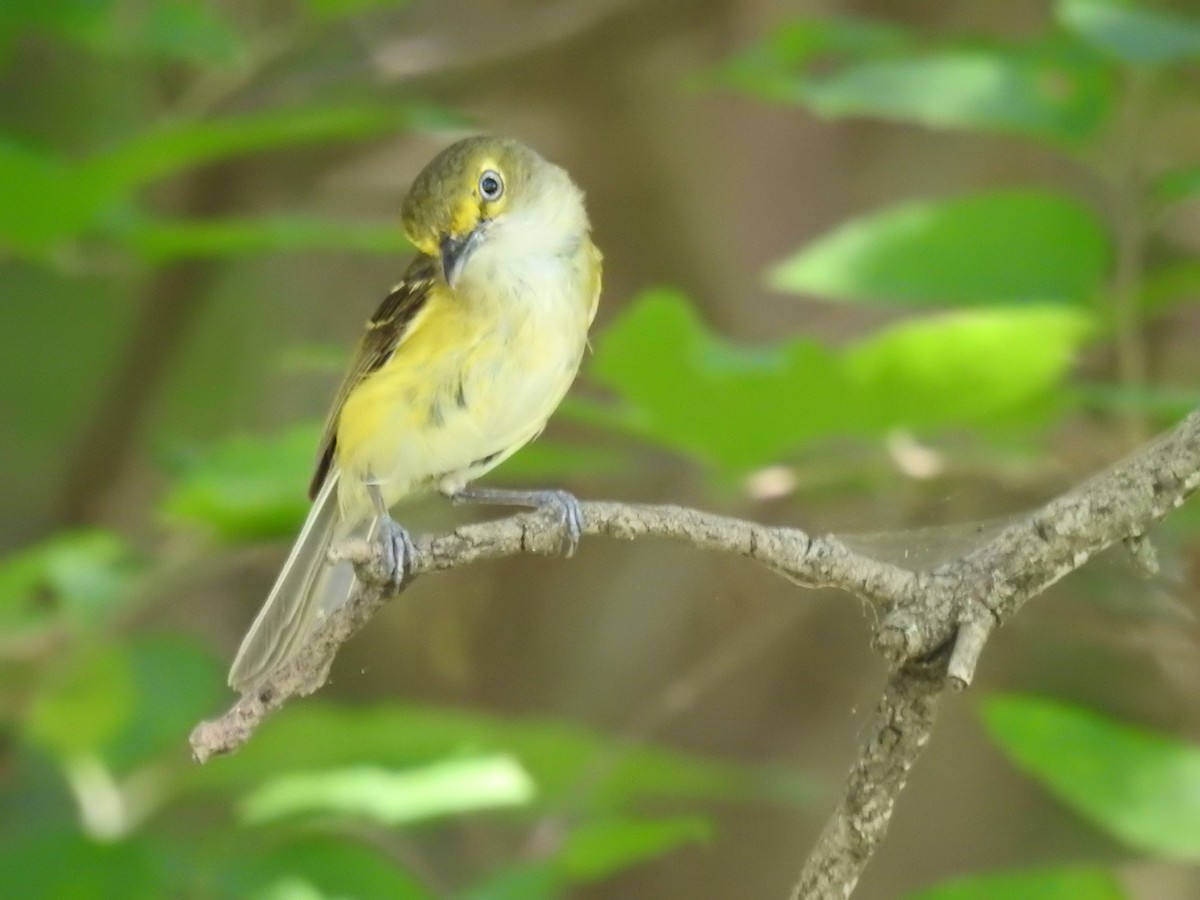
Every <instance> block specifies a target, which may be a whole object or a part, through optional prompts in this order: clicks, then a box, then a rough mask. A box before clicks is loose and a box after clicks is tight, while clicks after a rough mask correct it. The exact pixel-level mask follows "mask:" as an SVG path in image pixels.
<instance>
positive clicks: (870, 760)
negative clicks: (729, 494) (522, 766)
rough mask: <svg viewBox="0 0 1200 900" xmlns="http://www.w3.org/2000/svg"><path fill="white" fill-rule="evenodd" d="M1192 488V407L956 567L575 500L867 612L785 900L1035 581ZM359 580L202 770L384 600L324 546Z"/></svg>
mask: <svg viewBox="0 0 1200 900" xmlns="http://www.w3.org/2000/svg"><path fill="white" fill-rule="evenodd" d="M1198 486H1200V410H1197V411H1195V412H1193V413H1191V414H1190V415H1189V416H1187V418H1185V419H1184V420H1183V421H1182V422H1180V423H1179V425H1177V426H1176V427H1175V428H1174V429H1172V430H1171V431H1169V432H1167V433H1166V434H1164V435H1163V436H1162V437H1160V438H1159V439H1158V440H1156V441H1154V442H1152V443H1151V444H1149V445H1147V446H1146V447H1144V448H1143V449H1142V450H1140V451H1139V452H1138V453H1136V454H1134V455H1133V456H1131V457H1129V458H1127V459H1125V460H1124V461H1122V462H1120V463H1118V464H1117V465H1115V466H1113V467H1112V468H1111V469H1109V470H1108V471H1106V472H1104V473H1102V474H1100V475H1097V476H1095V477H1093V478H1092V479H1090V480H1088V481H1087V482H1085V483H1084V484H1082V485H1081V486H1079V487H1077V488H1075V489H1073V490H1071V491H1068V492H1067V493H1065V494H1063V495H1062V496H1060V497H1058V498H1056V499H1054V500H1052V501H1050V502H1049V503H1047V504H1046V505H1045V506H1043V507H1042V508H1041V509H1039V510H1036V511H1035V512H1033V513H1032V514H1030V515H1029V516H1026V517H1025V518H1023V519H1021V520H1019V521H1017V522H1016V523H1015V524H1013V525H1011V526H1009V527H1008V528H1006V529H1005V530H1004V531H1002V532H1001V533H1000V534H998V535H997V536H996V537H994V538H992V539H991V540H989V541H987V542H986V543H984V544H983V545H982V546H980V547H978V548H977V549H975V550H973V551H971V552H969V553H967V554H966V555H964V556H962V557H961V558H959V559H957V560H955V561H953V562H950V563H947V564H945V565H941V566H938V567H937V568H935V569H932V570H929V571H922V572H912V571H909V570H906V569H903V568H900V567H897V566H892V565H889V564H887V563H884V562H880V561H878V560H875V559H872V558H870V557H868V556H866V555H863V554H859V553H855V552H853V551H851V550H850V549H849V548H847V547H846V546H845V545H844V544H843V543H842V542H841V541H839V540H838V539H837V538H835V537H832V536H825V537H812V536H810V535H808V534H807V533H806V532H804V531H801V530H799V529H795V528H770V527H766V526H763V525H758V524H755V523H752V522H746V521H743V520H740V519H732V518H726V517H723V516H715V515H711V514H709V513H704V512H700V511H697V510H692V509H684V508H681V507H676V506H640V505H627V504H621V503H598V502H590V503H584V504H582V508H583V517H584V528H583V533H584V534H585V535H589V536H597V535H601V536H606V537H612V538H619V539H624V540H634V539H637V538H643V537H664V538H671V539H674V540H679V541H683V542H686V543H689V544H691V545H693V546H695V547H697V548H698V549H701V550H717V551H722V552H727V553H734V554H737V555H739V556H743V557H746V558H747V559H750V560H753V561H754V562H757V563H759V564H761V565H763V566H765V567H767V568H768V569H771V570H772V571H774V572H777V573H778V574H780V575H783V576H784V577H786V578H788V579H789V580H791V581H793V582H795V583H796V584H799V585H802V586H804V587H809V588H815V587H836V588H841V589H843V590H846V591H848V592H851V593H854V594H857V595H858V596H860V597H862V598H864V599H865V600H867V601H868V602H870V603H872V604H873V605H874V606H875V608H876V609H877V610H878V612H879V619H878V625H877V629H876V633H875V636H874V643H875V646H876V648H877V649H878V650H879V651H880V652H881V653H882V654H883V655H884V656H885V657H886V658H888V659H889V660H890V661H891V662H892V663H893V665H894V668H893V671H892V674H891V675H890V676H889V679H888V684H887V688H886V690H885V691H884V694H883V698H882V700H881V701H880V705H879V708H878V711H877V713H876V718H875V722H874V725H873V727H872V728H871V730H870V734H869V737H868V739H867V741H866V743H865V744H864V745H863V747H862V749H861V751H860V753H859V756H858V759H857V760H856V761H855V763H854V765H853V767H852V768H851V770H850V774H849V777H848V778H847V781H846V785H845V788H844V792H843V796H842V798H841V800H840V802H839V803H838V805H837V808H836V809H835V810H834V812H833V814H832V815H831V817H830V819H829V821H828V823H827V824H826V826H825V828H824V829H823V831H822V833H821V836H820V838H819V840H818V842H817V845H816V847H815V849H814V850H813V852H812V854H811V855H810V857H809V859H808V860H807V862H806V863H805V866H804V869H803V871H802V872H801V875H800V879H799V881H798V882H797V884H796V886H795V888H794V890H793V893H792V897H793V898H810V897H814V898H833V897H841V898H844V897H848V896H850V894H851V892H852V891H853V890H854V887H855V885H856V884H857V882H858V879H859V877H860V876H861V874H862V871H863V869H864V868H865V867H866V865H867V863H868V862H869V861H870V858H871V855H872V853H873V852H874V850H875V848H876V847H877V846H878V844H879V842H880V841H881V840H882V839H883V837H884V835H885V833H886V831H887V827H888V824H889V823H890V820H891V814H892V810H893V808H894V806H895V802H896V799H897V798H898V797H899V794H900V792H901V790H903V787H904V783H905V780H906V777H907V773H908V772H909V770H910V769H911V768H912V766H913V764H914V763H915V761H916V760H917V758H918V757H919V755H920V752H921V750H922V748H923V747H924V746H925V744H926V743H927V742H928V739H929V736H930V734H931V729H932V725H933V718H934V712H935V710H936V707H937V701H938V698H939V696H940V695H941V693H942V692H943V691H944V690H945V688H946V687H947V686H949V687H952V688H963V687H966V686H967V685H968V684H970V682H971V680H972V678H973V677H974V672H975V668H976V665H977V663H978V660H979V657H980V654H981V653H982V651H983V648H984V645H985V644H986V643H987V639H988V637H989V636H990V635H991V633H992V632H993V631H994V630H995V628H996V627H997V626H999V625H1002V624H1003V623H1004V622H1005V621H1007V620H1008V618H1009V617H1011V616H1012V615H1014V614H1015V613H1016V612H1018V611H1019V610H1020V608H1021V607H1022V606H1023V605H1024V604H1025V603H1026V602H1028V601H1029V600H1030V599H1032V598H1033V597H1035V596H1037V595H1038V594H1040V593H1041V592H1042V591H1044V590H1045V589H1046V588H1047V587H1049V586H1050V585H1052V584H1053V583H1054V582H1056V581H1058V580H1059V579H1060V578H1062V577H1064V576H1065V575H1067V574H1068V573H1070V572H1072V571H1074V570H1075V569H1078V568H1079V567H1080V566H1082V565H1083V564H1084V563H1086V562H1087V561H1088V559H1090V558H1091V557H1092V556H1093V555H1095V554H1096V553H1098V552H1099V551H1101V550H1103V549H1105V548H1106V547H1109V546H1111V545H1113V544H1116V543H1118V542H1121V541H1124V542H1126V543H1127V545H1128V546H1131V547H1132V548H1133V549H1134V550H1135V551H1136V553H1137V557H1138V559H1139V560H1141V562H1142V564H1143V565H1144V566H1146V567H1149V566H1150V565H1151V563H1152V560H1153V553H1152V548H1151V547H1150V545H1149V543H1148V541H1147V540H1146V539H1145V534H1146V532H1147V530H1148V529H1149V528H1150V527H1151V526H1152V525H1153V524H1154V523H1155V522H1157V521H1158V520H1159V519H1161V518H1162V517H1163V516H1165V515H1166V514H1167V513H1168V512H1170V511H1171V510H1172V509H1175V508H1176V507H1178V506H1179V505H1180V504H1182V503H1183V502H1184V500H1185V499H1186V498H1187V497H1188V496H1189V495H1190V494H1191V493H1192V492H1193V491H1195V490H1196V488H1197V487H1198ZM560 538H561V529H560V526H559V524H558V523H557V522H555V521H552V520H551V519H550V518H548V517H546V516H542V515H540V514H538V513H529V514H525V515H519V516H513V517H510V518H506V519H500V520H498V521H494V522H487V523H484V524H479V525H470V526H466V527H463V528H459V529H457V530H455V531H453V532H451V533H449V534H444V535H436V536H426V537H424V538H422V539H421V540H420V541H418V542H417V557H416V559H415V561H414V566H413V572H414V574H419V573H424V572H434V571H442V570H445V569H451V568H456V567H458V566H463V565H467V564H469V563H473V562H476V561H479V560H484V559H496V558H499V557H505V556H513V555H515V554H518V553H541V554H552V553H555V552H556V551H557V549H558V545H559V541H560ZM338 552H339V553H340V555H341V557H342V558H345V559H349V560H350V561H352V562H353V563H354V564H355V566H356V571H357V572H358V576H359V584H358V585H357V587H356V588H355V591H354V594H353V596H352V597H351V600H350V602H349V603H348V604H347V605H346V606H345V607H343V608H342V609H340V610H339V611H338V612H337V613H335V614H334V615H332V616H331V617H330V618H329V620H328V621H327V622H326V623H325V624H324V626H323V627H322V628H321V629H320V631H318V632H317V634H316V635H315V636H314V638H313V640H312V641H311V642H310V644H309V645H308V647H306V648H305V650H304V651H303V652H302V653H301V654H299V655H298V656H297V657H296V658H295V659H294V660H293V661H292V662H291V663H290V664H289V665H288V666H286V667H285V668H284V669H282V670H280V671H278V672H276V673H275V674H274V675H273V676H272V677H271V678H270V679H269V680H268V681H267V682H266V683H265V684H263V685H261V686H259V687H258V688H257V689H256V690H255V691H254V692H253V693H251V694H247V695H246V696H243V697H242V698H241V699H240V700H239V701H238V702H237V703H236V704H235V705H234V706H233V708H232V709H230V710H229V712H227V713H226V714H225V715H224V716H222V717H220V718H219V719H215V720H213V721H210V722H202V723H200V725H198V726H197V727H196V729H195V730H194V731H193V732H192V735H191V745H192V752H193V755H194V756H195V758H196V760H197V761H199V762H204V761H205V760H207V759H208V758H209V757H211V756H212V755H214V754H218V753H226V752H229V751H231V750H234V749H236V748H237V747H239V746H241V745H242V744H243V743H245V742H246V741H247V740H249V738H250V736H251V735H252V734H253V732H254V729H255V728H256V727H257V726H258V724H259V723H260V722H261V721H262V719H263V717H264V716H265V715H266V714H267V713H269V712H270V711H272V710H274V709H277V708H278V707H280V706H282V705H283V704H284V703H285V702H286V701H287V700H288V699H289V698H291V697H293V696H297V695H304V694H309V693H312V692H313V691H315V690H316V689H317V688H319V687H320V686H321V685H322V684H324V682H325V679H326V677H327V675H328V672H329V667H330V665H331V663H332V661H333V657H334V655H335V654H336V652H337V650H338V648H339V647H340V646H341V645H342V644H343V643H345V641H346V640H347V639H349V637H350V636H351V635H352V634H354V633H355V632H356V631H357V630H358V629H359V628H361V627H362V626H363V625H364V624H365V623H366V622H367V620H368V619H370V617H371V616H372V615H373V614H374V612H375V610H376V609H378V608H379V606H380V605H382V604H383V602H384V601H385V600H387V599H389V597H390V593H389V589H388V588H387V587H386V586H385V584H384V582H385V575H384V573H382V572H380V571H378V569H379V565H378V559H379V556H378V553H377V551H376V549H375V548H374V547H373V546H370V545H367V544H364V543H360V544H354V545H348V546H346V547H343V548H340V549H339V551H338Z"/></svg>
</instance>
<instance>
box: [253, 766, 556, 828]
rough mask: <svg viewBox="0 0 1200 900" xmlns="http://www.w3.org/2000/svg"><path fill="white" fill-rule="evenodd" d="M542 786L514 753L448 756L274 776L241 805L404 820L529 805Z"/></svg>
mask: <svg viewBox="0 0 1200 900" xmlns="http://www.w3.org/2000/svg"><path fill="white" fill-rule="evenodd" d="M534 793H535V786H534V783H533V781H532V779H531V778H530V777H529V775H528V774H527V773H526V772H525V770H524V769H523V768H522V767H521V765H520V764H519V763H518V762H517V761H516V760H515V759H513V758H512V757H510V756H503V755H495V756H475V757H463V758H458V759H447V760H443V761H440V762H435V763H430V764H428V765H425V766H420V767H416V768H409V769H403V770H400V771H394V770H390V769H384V768H380V767H378V766H355V767H352V768H340V769H330V770H328V771H323V772H309V773H291V774H286V775H280V776H278V777H276V778H273V779H271V780H270V781H268V782H267V783H266V784H264V785H263V786H262V787H260V788H258V789H257V790H256V791H254V792H253V793H252V794H251V795H250V796H248V797H247V798H246V799H245V800H244V801H243V802H242V804H241V814H242V818H243V819H244V820H245V821H246V822H250V823H253V824H262V823H264V822H271V821H274V820H277V819H284V818H291V817H294V816H296V815H300V814H310V815H311V814H314V813H319V814H325V815H332V816H337V817H342V818H351V819H362V820H366V821H370V822H377V823H379V824H382V825H401V824H406V823H409V822H420V821H424V820H426V819H434V818H441V817H443V816H448V815H456V814H461V813H469V812H476V811H479V810H485V809H497V808H503V807H511V806H525V805H528V804H529V803H530V802H531V801H532V800H533V797H534Z"/></svg>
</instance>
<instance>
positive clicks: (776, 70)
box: [717, 17, 912, 102]
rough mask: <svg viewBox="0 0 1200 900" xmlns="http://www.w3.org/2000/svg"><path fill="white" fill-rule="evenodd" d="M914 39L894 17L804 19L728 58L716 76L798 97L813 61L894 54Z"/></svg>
mask: <svg viewBox="0 0 1200 900" xmlns="http://www.w3.org/2000/svg"><path fill="white" fill-rule="evenodd" d="M911 44H912V38H911V37H910V35H909V33H908V32H907V31H906V30H905V29H904V28H901V27H900V26H898V25H893V24H891V23H889V22H880V21H873V20H870V19H855V18H849V17H845V18H822V19H802V20H798V21H794V22H789V23H787V24H786V25H784V26H782V27H780V28H777V29H776V30H775V31H773V32H772V33H771V34H770V35H769V36H768V37H767V38H766V40H765V41H763V42H762V43H761V44H760V45H758V46H755V47H751V48H749V49H748V50H745V51H743V52H742V53H739V54H738V55H736V56H734V57H733V58H732V59H729V60H727V61H726V62H725V63H723V64H722V65H721V66H720V68H719V69H718V70H717V75H718V77H719V78H720V79H721V80H722V81H724V82H726V83H727V84H730V85H731V86H733V87H736V88H739V89H741V90H744V91H746V92H748V93H751V94H756V95H758V96H761V97H765V98H767V99H770V100H776V101H780V102H788V101H795V100H799V99H801V96H802V88H801V87H800V82H799V76H798V73H802V72H804V70H805V68H806V67H808V66H819V65H825V66H828V65H829V61H830V60H834V61H853V60H860V59H864V58H865V59H871V58H874V57H878V56H882V55H885V54H895V53H898V52H901V51H904V50H907V49H909V48H910V46H911Z"/></svg>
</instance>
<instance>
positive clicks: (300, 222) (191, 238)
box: [112, 215, 410, 264]
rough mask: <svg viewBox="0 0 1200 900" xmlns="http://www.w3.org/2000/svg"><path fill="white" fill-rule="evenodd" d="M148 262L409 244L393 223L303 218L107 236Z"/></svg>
mask: <svg viewBox="0 0 1200 900" xmlns="http://www.w3.org/2000/svg"><path fill="white" fill-rule="evenodd" d="M112 236H113V237H115V238H116V239H117V240H118V241H119V242H120V243H123V244H125V245H126V246H128V247H129V248H130V249H132V250H133V251H134V252H136V253H138V254H140V255H141V256H142V257H143V258H145V259H146V260H147V261H148V262H152V263H155V264H162V263H166V262H171V261H174V260H178V259H195V258H205V257H229V256H246V255H261V254H264V253H278V252H281V251H292V252H295V251H301V250H327V251H328V250H336V251H348V252H353V253H373V254H382V255H389V256H390V255H393V254H398V253H402V252H404V251H405V250H408V249H409V247H410V244H409V243H408V240H407V239H406V238H405V237H404V232H403V231H402V230H401V228H400V226H399V225H398V224H396V223H386V224H384V223H380V224H365V223H361V222H334V221H330V220H327V219H317V218H313V217H309V216H298V215H282V216H273V217H270V218H264V219H205V220H197V221H190V222H189V221H169V220H162V219H140V220H139V221H137V222H136V223H135V224H128V225H124V226H120V227H118V228H117V229H115V230H114V233H113V235H112Z"/></svg>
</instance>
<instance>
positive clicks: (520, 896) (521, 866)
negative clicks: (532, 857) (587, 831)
mask: <svg viewBox="0 0 1200 900" xmlns="http://www.w3.org/2000/svg"><path fill="white" fill-rule="evenodd" d="M562 881H563V879H562V876H561V875H560V874H559V873H558V871H557V870H556V869H555V867H554V866H553V865H551V864H549V863H548V862H542V861H538V862H522V863H517V864H516V865H512V866H505V867H504V868H503V869H501V870H500V871H499V872H493V873H492V874H490V875H489V876H488V877H487V878H486V879H484V881H483V882H482V883H480V884H477V885H475V886H474V887H472V888H470V889H469V890H467V891H466V892H464V893H463V894H461V895H460V896H461V897H462V900H556V898H558V897H560V896H561V890H562V887H563V884H562Z"/></svg>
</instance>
